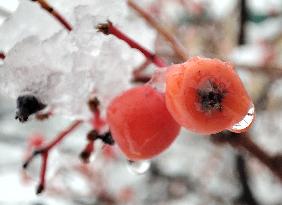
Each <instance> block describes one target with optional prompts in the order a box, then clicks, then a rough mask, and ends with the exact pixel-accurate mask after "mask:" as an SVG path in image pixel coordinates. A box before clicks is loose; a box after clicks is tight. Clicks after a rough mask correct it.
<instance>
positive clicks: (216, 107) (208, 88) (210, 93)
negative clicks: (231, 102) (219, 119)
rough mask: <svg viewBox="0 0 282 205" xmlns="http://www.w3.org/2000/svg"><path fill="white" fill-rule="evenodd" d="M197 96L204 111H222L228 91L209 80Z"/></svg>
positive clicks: (198, 91)
mask: <svg viewBox="0 0 282 205" xmlns="http://www.w3.org/2000/svg"><path fill="white" fill-rule="evenodd" d="M197 94H198V100H199V104H200V107H201V110H202V111H204V112H211V111H222V109H223V107H222V101H223V98H224V96H225V95H226V91H224V90H223V88H222V87H220V86H218V85H217V84H216V83H215V82H213V81H211V80H208V81H207V83H206V84H204V86H202V87H201V88H200V89H198V90H197Z"/></svg>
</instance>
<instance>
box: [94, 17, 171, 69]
mask: <svg viewBox="0 0 282 205" xmlns="http://www.w3.org/2000/svg"><path fill="white" fill-rule="evenodd" d="M96 28H97V30H98V31H99V32H102V33H104V34H105V35H109V34H111V35H114V36H115V37H117V38H119V39H120V40H122V41H124V42H126V43H127V44H128V45H129V46H130V47H131V48H134V49H137V50H139V51H140V52H141V53H142V54H143V55H144V56H145V57H146V58H147V59H148V60H150V61H151V62H152V63H154V64H155V65H156V66H158V67H166V66H167V65H166V63H165V62H164V60H163V59H161V58H160V57H158V56H157V55H156V54H154V53H152V52H150V51H149V50H147V49H146V48H144V47H143V46H141V45H140V44H139V43H137V42H136V41H134V40H132V39H131V38H129V37H128V36H127V35H126V34H124V33H123V32H122V31H121V30H119V29H118V28H117V27H115V26H114V25H113V24H112V22H110V21H108V22H107V23H103V24H99V25H98V26H97V27H96Z"/></svg>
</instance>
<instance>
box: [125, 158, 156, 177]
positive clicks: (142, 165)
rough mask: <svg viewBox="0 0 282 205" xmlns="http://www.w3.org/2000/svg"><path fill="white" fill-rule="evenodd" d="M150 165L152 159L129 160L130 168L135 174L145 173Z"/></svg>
mask: <svg viewBox="0 0 282 205" xmlns="http://www.w3.org/2000/svg"><path fill="white" fill-rule="evenodd" d="M150 166H151V162H150V161H130V160H129V161H128V169H129V171H130V172H132V173H133V174H144V173H145V172H146V171H148V170H149V168H150Z"/></svg>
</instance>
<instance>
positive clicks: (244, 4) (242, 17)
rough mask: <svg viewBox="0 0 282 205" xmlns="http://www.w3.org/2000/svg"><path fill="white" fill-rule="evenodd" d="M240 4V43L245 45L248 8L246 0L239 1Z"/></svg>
mask: <svg viewBox="0 0 282 205" xmlns="http://www.w3.org/2000/svg"><path fill="white" fill-rule="evenodd" d="M239 6H240V8H239V9H240V23H239V36H238V45H243V44H245V43H246V31H245V30H246V22H247V20H248V10H247V2H246V0H240V1H239Z"/></svg>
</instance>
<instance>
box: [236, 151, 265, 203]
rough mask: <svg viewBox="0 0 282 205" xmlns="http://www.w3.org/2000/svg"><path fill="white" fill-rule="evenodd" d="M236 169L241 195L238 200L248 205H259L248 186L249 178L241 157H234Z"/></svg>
mask: <svg viewBox="0 0 282 205" xmlns="http://www.w3.org/2000/svg"><path fill="white" fill-rule="evenodd" d="M236 168H237V170H238V178H239V181H240V183H241V186H242V193H241V197H240V199H239V200H240V201H243V202H245V203H246V204H248V205H259V203H258V202H257V200H256V199H255V197H254V195H253V193H252V190H251V188H250V186H249V176H248V171H247V167H246V162H245V159H244V157H243V156H242V155H237V156H236Z"/></svg>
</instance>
